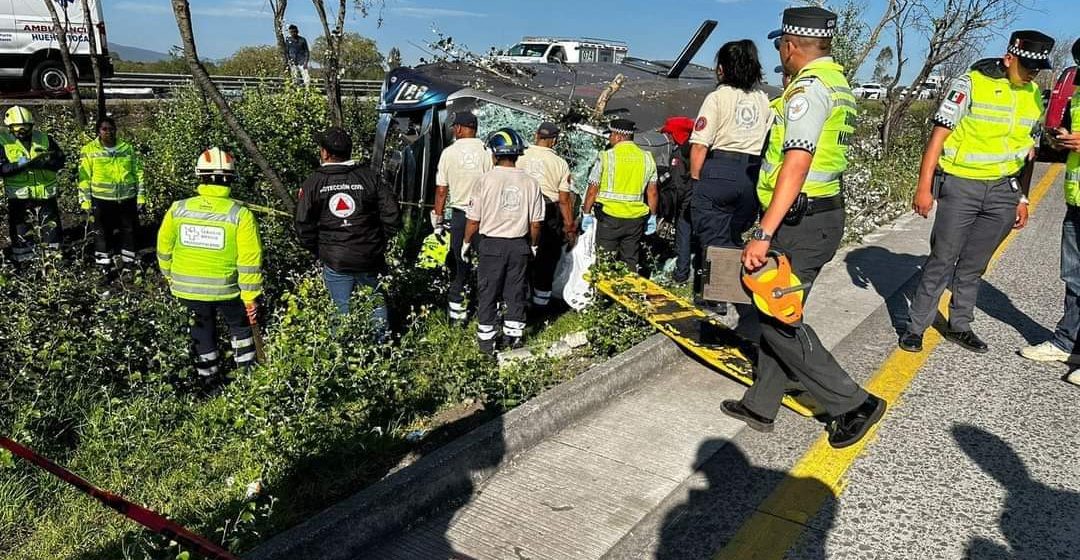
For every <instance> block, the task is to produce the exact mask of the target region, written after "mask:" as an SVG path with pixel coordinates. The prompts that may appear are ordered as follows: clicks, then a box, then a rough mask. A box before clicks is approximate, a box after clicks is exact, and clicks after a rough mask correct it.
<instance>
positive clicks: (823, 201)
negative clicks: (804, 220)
mask: <svg viewBox="0 0 1080 560" xmlns="http://www.w3.org/2000/svg"><path fill="white" fill-rule="evenodd" d="M843 207H844V197H843V196H842V195H835V196H830V197H826V198H811V199H809V200H807V207H806V214H805V215H806V216H811V215H814V214H820V213H821V212H828V211H829V210H837V209H840V208H843Z"/></svg>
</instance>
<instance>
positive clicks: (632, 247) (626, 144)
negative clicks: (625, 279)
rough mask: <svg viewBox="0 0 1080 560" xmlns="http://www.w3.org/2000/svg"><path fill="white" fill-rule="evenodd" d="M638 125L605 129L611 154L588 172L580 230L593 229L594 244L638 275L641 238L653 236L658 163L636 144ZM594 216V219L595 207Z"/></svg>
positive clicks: (630, 123) (625, 121)
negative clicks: (587, 184)
mask: <svg viewBox="0 0 1080 560" xmlns="http://www.w3.org/2000/svg"><path fill="white" fill-rule="evenodd" d="M636 129H637V125H636V124H635V123H634V122H633V121H631V120H628V119H615V120H613V121H611V124H610V125H609V127H608V142H609V143H610V144H611V148H610V149H608V150H606V151H604V152H603V153H601V154H600V156H599V158H598V159H597V160H596V163H595V164H593V167H592V170H591V171H590V172H589V188H588V190H587V191H586V192H585V202H584V204H582V212H583V213H584V216H582V220H581V227H582V228H583V229H588V228H591V227H593V226H594V225H595V226H596V228H597V229H596V244H597V245H598V246H599V247H600V248H601V249H603V250H604V251H606V252H608V253H610V254H611V255H612V256H614V257H615V258H616V259H617V260H619V261H622V262H624V263H626V266H627V267H629V268H630V271H631V272H637V270H638V263H639V262H640V261H641V236H642V235H652V234H654V233H656V209H657V205H658V204H659V198H660V197H659V193H658V191H657V189H656V181H657V175H656V160H654V159H653V157H652V154H650V153H649V152H646V151H644V150H642V149H641V148H639V147H638V146H637V144H635V143H634V132H635V131H636ZM594 204H596V205H597V209H598V211H597V212H596V215H595V216H594V215H593V205H594Z"/></svg>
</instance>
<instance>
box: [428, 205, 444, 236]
mask: <svg viewBox="0 0 1080 560" xmlns="http://www.w3.org/2000/svg"><path fill="white" fill-rule="evenodd" d="M431 227H433V228H435V235H442V234H443V231H445V228H444V227H443V217H442V214H436V213H435V211H434V210H432V211H431Z"/></svg>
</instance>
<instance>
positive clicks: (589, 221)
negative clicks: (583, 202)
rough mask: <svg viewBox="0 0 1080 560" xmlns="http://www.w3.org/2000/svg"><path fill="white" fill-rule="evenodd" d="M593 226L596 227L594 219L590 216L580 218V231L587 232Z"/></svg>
mask: <svg viewBox="0 0 1080 560" xmlns="http://www.w3.org/2000/svg"><path fill="white" fill-rule="evenodd" d="M594 225H596V218H595V217H594V216H593V215H592V214H585V215H583V216H581V231H589V228H591V227H593V226H594Z"/></svg>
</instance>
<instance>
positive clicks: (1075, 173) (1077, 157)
mask: <svg viewBox="0 0 1080 560" xmlns="http://www.w3.org/2000/svg"><path fill="white" fill-rule="evenodd" d="M1070 105H1071V107H1070V110H1069V115H1070V116H1071V117H1072V129H1073V130H1080V91H1077V92H1076V94H1075V95H1073V98H1072V101H1070ZM1065 203H1066V204H1068V205H1069V206H1080V154H1078V153H1076V152H1069V159H1067V160H1065Z"/></svg>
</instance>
